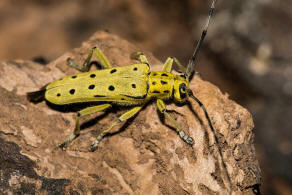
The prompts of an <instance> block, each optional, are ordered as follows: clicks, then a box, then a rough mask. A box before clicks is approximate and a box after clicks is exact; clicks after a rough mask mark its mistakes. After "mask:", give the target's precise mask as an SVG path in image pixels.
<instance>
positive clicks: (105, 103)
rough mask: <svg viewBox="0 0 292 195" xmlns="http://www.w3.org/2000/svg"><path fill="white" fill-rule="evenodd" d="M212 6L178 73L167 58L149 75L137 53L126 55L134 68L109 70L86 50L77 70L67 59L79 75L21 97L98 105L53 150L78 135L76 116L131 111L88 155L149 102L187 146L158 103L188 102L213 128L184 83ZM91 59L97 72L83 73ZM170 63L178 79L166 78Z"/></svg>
mask: <svg viewBox="0 0 292 195" xmlns="http://www.w3.org/2000/svg"><path fill="white" fill-rule="evenodd" d="M215 3H216V0H213V1H212V5H211V7H210V10H209V15H208V18H207V21H206V24H205V26H204V28H203V31H202V34H201V37H200V39H199V41H198V43H197V45H196V48H195V50H194V53H193V55H192V57H191V59H190V61H189V64H188V66H187V68H184V66H182V65H181V63H180V62H179V61H178V59H176V58H175V57H168V58H167V60H166V61H165V63H164V65H163V68H162V70H161V71H151V70H150V66H149V63H148V60H147V58H146V56H145V55H144V54H143V53H142V52H135V53H133V54H132V55H131V58H132V59H136V60H139V61H140V63H138V64H132V65H128V66H122V67H112V66H111V65H110V63H109V61H108V60H107V58H106V56H105V55H104V54H103V52H102V51H101V50H100V49H99V48H97V47H94V48H92V49H91V50H90V52H89V54H88V57H87V58H86V60H85V61H84V63H83V65H82V66H79V65H77V64H76V63H75V62H74V61H73V60H72V59H70V58H69V59H68V60H67V63H68V65H69V66H71V67H74V68H76V69H78V70H80V71H82V72H84V73H81V74H75V75H70V76H65V77H63V78H61V79H59V80H56V81H53V82H51V83H50V84H48V85H46V86H44V87H43V88H42V89H41V90H39V91H35V92H30V93H27V97H28V99H29V100H30V101H32V102H38V101H40V100H43V99H45V100H46V101H48V102H49V103H52V104H56V105H67V104H72V103H82V102H95V103H96V102H97V103H98V102H102V103H101V104H96V105H94V106H90V107H87V108H84V109H82V110H80V111H78V112H77V116H76V124H75V129H74V132H73V134H72V135H71V136H70V137H69V138H68V139H67V140H65V141H64V142H63V143H62V144H60V145H59V146H60V147H62V148H64V147H66V146H67V145H68V144H69V143H70V142H72V141H73V140H74V139H76V138H77V137H78V136H79V135H80V124H79V119H80V117H83V116H85V115H89V114H92V113H95V112H99V111H103V110H106V109H108V108H109V107H111V106H112V104H118V105H121V106H123V105H131V106H133V108H132V109H130V110H129V111H127V112H126V113H124V114H122V115H121V116H120V117H119V118H118V120H116V121H115V122H113V123H112V124H111V125H110V126H109V127H108V128H107V129H104V130H102V132H101V133H100V134H99V135H98V137H97V138H96V139H95V141H94V142H93V143H92V145H91V150H92V151H94V150H95V149H96V147H97V146H98V144H99V142H100V141H101V140H102V139H103V137H104V136H105V135H106V134H108V133H109V132H110V130H111V129H112V128H113V127H115V126H116V125H118V124H119V123H121V122H123V121H126V120H128V119H129V118H131V117H133V116H135V115H136V114H137V113H138V112H139V111H140V110H141V109H142V108H143V106H144V105H145V104H146V103H147V102H149V101H150V100H152V99H155V100H156V105H157V108H158V110H159V111H160V112H161V113H162V114H163V115H164V116H165V117H166V118H167V119H168V120H170V121H171V122H172V124H173V125H174V127H175V129H176V132H177V133H178V135H179V136H180V138H181V139H182V140H183V141H185V142H186V143H187V144H189V145H193V144H194V140H193V139H192V138H191V137H190V136H189V135H187V134H186V133H185V132H184V131H183V130H182V129H181V128H180V126H179V125H178V124H177V122H176V121H175V120H174V119H173V118H172V117H171V115H170V114H169V113H168V112H167V109H166V106H165V103H164V100H167V99H170V100H173V101H177V102H185V101H186V100H187V99H188V98H192V99H194V100H195V101H196V102H197V103H198V104H199V105H200V107H201V108H202V109H203V111H204V113H205V116H206V118H207V120H208V123H209V125H210V126H211V128H212V129H213V126H212V123H211V120H210V117H209V115H208V113H207V110H206V108H205V106H204V105H203V104H202V103H201V101H200V100H199V99H198V98H196V97H195V96H194V95H193V92H192V90H191V89H190V88H189V82H190V79H191V75H192V74H193V72H194V62H195V59H196V56H197V53H198V51H199V49H200V46H201V44H202V42H203V40H204V38H205V36H206V34H207V29H208V26H209V22H210V19H211V16H212V14H213V10H214V8H215ZM93 54H94V55H96V57H97V58H98V59H99V63H100V65H101V67H102V70H95V71H90V72H89V69H90V67H91V63H90V62H91V58H92V55H93ZM173 63H176V64H177V65H178V66H179V67H180V68H181V69H182V70H183V72H184V73H183V74H179V75H176V74H172V73H171V70H172V65H173Z"/></svg>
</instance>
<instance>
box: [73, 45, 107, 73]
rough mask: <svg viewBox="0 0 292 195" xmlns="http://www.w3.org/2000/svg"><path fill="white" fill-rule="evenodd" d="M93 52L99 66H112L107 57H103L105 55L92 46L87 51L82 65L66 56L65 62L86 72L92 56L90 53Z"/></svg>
mask: <svg viewBox="0 0 292 195" xmlns="http://www.w3.org/2000/svg"><path fill="white" fill-rule="evenodd" d="M93 53H94V54H95V56H96V57H97V58H98V60H99V62H100V64H101V66H102V68H103V69H108V68H111V67H112V66H111V65H110V63H109V61H108V60H107V58H106V57H105V55H104V54H103V52H102V51H101V50H100V49H99V48H97V47H93V48H92V49H91V50H90V51H89V53H88V56H87V58H86V60H85V61H84V63H83V65H82V66H79V65H78V64H76V63H75V62H74V60H72V59H71V58H68V59H67V63H68V65H69V66H71V67H73V68H76V69H77V70H80V71H81V72H88V71H89V69H90V67H91V65H92V64H91V63H90V62H91V57H92V54H93Z"/></svg>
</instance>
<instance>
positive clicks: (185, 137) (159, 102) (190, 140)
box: [156, 99, 194, 145]
mask: <svg viewBox="0 0 292 195" xmlns="http://www.w3.org/2000/svg"><path fill="white" fill-rule="evenodd" d="M156 105H157V108H158V110H159V111H160V112H161V113H162V114H164V116H165V117H166V118H168V119H169V120H170V121H171V122H172V124H173V125H174V126H175V129H176V132H177V133H178V134H179V136H180V138H181V139H182V140H184V141H185V142H186V143H188V144H190V145H193V144H194V140H193V138H191V137H190V136H188V135H187V134H186V133H185V132H184V131H183V130H181V128H180V127H179V125H178V124H177V123H176V121H175V120H174V119H173V118H172V117H171V116H170V115H169V114H168V113H167V111H166V107H165V104H164V102H163V100H161V99H158V100H157V101H156Z"/></svg>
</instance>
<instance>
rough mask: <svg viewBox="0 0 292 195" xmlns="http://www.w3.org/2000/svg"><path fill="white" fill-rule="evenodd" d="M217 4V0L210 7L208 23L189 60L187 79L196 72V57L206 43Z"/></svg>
mask: <svg viewBox="0 0 292 195" xmlns="http://www.w3.org/2000/svg"><path fill="white" fill-rule="evenodd" d="M215 3H216V0H213V1H212V5H211V7H210V10H209V14H208V18H207V21H206V23H205V26H204V28H203V31H202V34H201V37H200V39H199V41H198V43H197V45H196V48H195V51H194V53H193V55H192V57H191V59H190V60H189V64H188V67H187V70H186V73H185V74H186V76H187V77H190V75H191V74H192V73H193V70H194V64H195V60H196V56H197V54H198V51H199V49H200V47H201V45H202V43H203V41H204V38H205V36H206V34H207V30H208V26H209V23H210V20H211V17H212V15H213V12H214V9H215Z"/></svg>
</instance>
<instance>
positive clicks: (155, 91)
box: [152, 90, 160, 93]
mask: <svg viewBox="0 0 292 195" xmlns="http://www.w3.org/2000/svg"><path fill="white" fill-rule="evenodd" d="M152 93H160V91H157V90H154V91H152Z"/></svg>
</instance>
